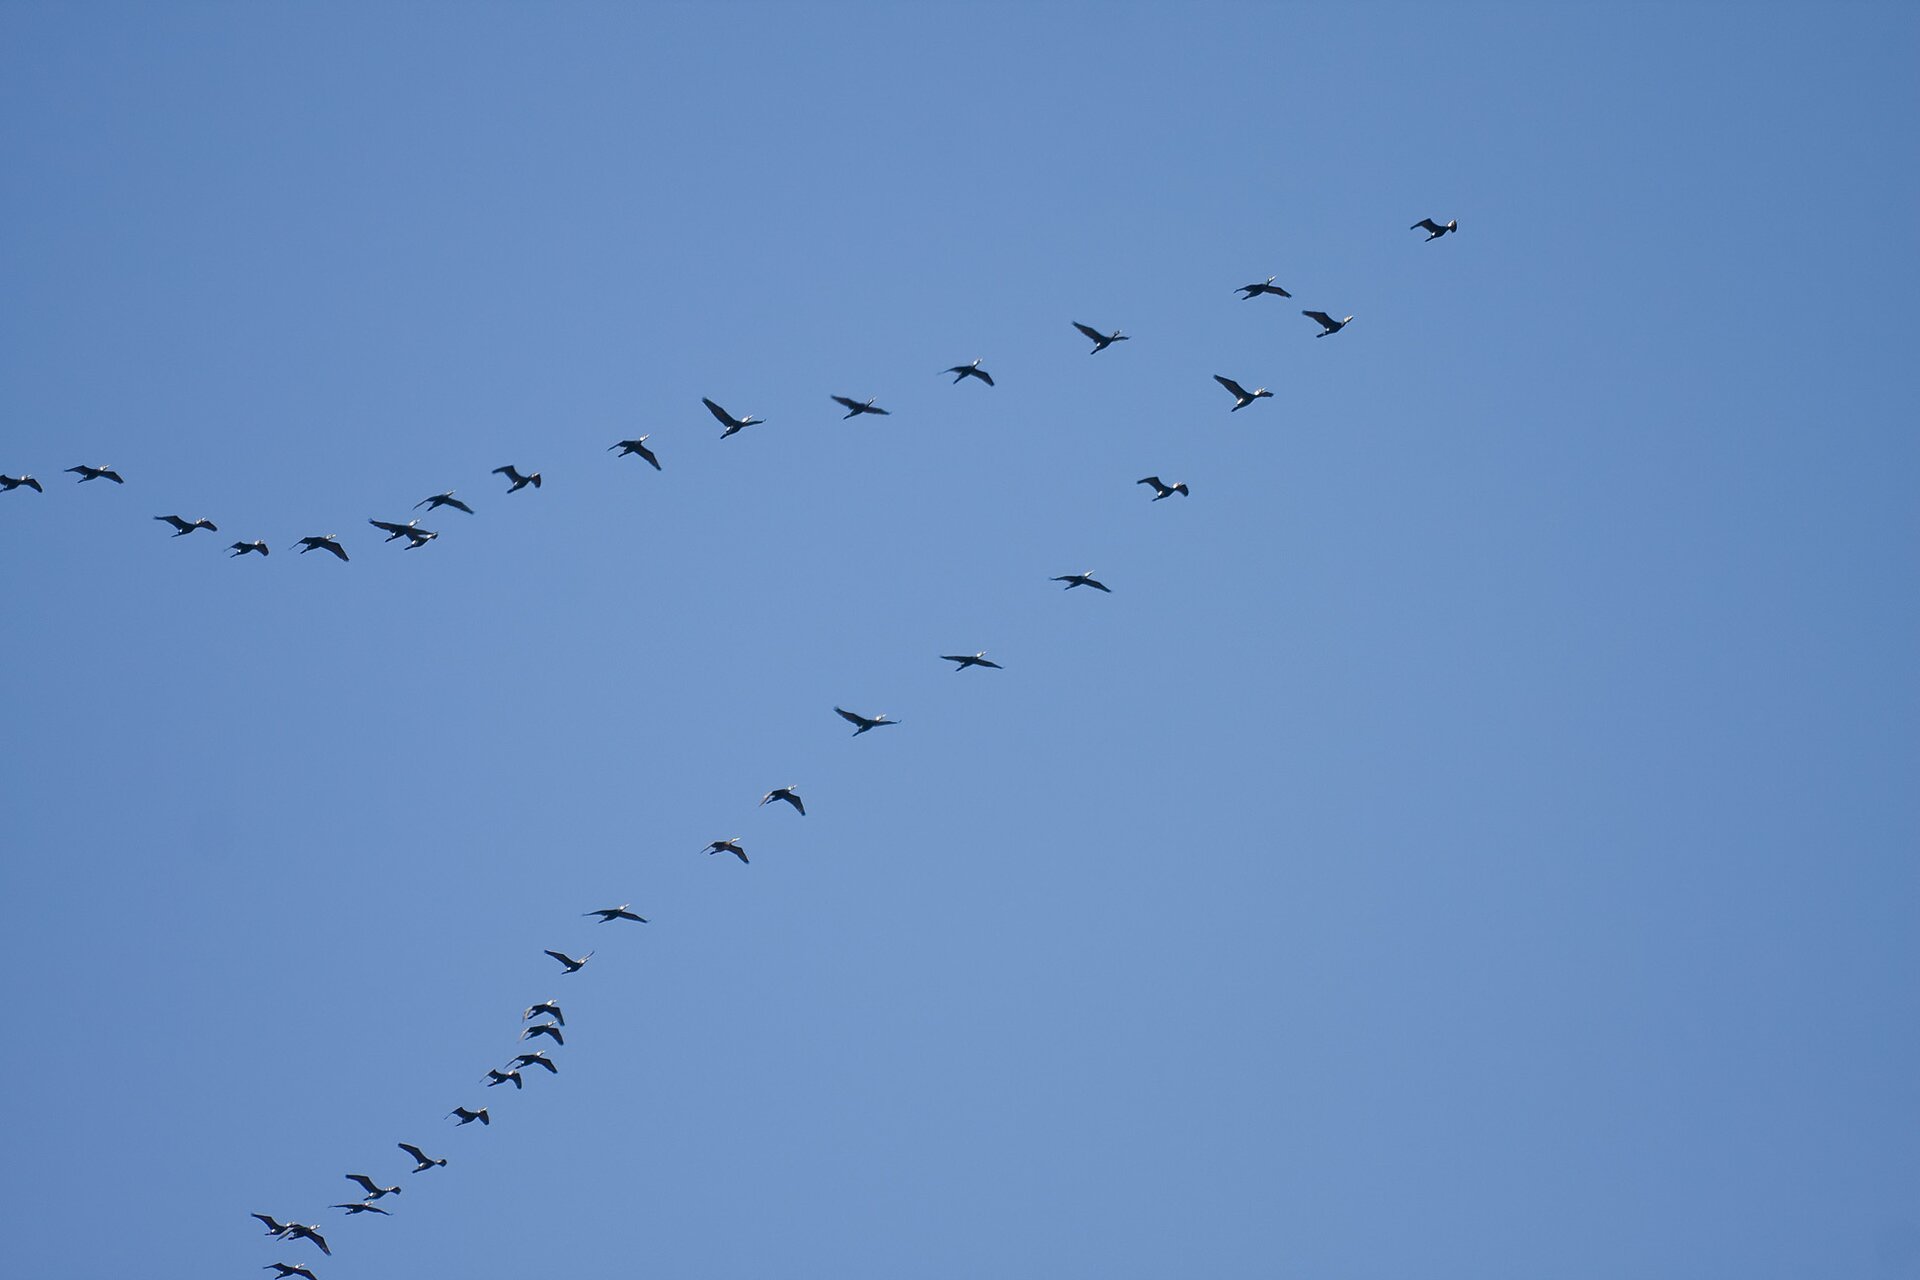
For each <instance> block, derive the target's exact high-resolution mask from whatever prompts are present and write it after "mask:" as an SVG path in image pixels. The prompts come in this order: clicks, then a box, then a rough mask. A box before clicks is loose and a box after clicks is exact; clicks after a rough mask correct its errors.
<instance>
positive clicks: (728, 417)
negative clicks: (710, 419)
mask: <svg viewBox="0 0 1920 1280" xmlns="http://www.w3.org/2000/svg"><path fill="white" fill-rule="evenodd" d="M700 403H701V404H703V405H705V406H707V412H708V413H710V414H712V415H713V416H714V417H715V418H718V419H719V420H720V421H721V422H724V423H726V424H727V425H728V426H730V427H732V426H737V425H738V419H736V418H735V417H734V416H733V415H732V414H730V413H728V412H727V411H726V410H725V409H722V408H721V407H720V406H719V405H717V404H715V403H714V402H713V401H711V400H709V399H707V398H706V397H705V396H701V397H700Z"/></svg>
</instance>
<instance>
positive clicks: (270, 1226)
mask: <svg viewBox="0 0 1920 1280" xmlns="http://www.w3.org/2000/svg"><path fill="white" fill-rule="evenodd" d="M251 1216H252V1217H255V1218H258V1219H260V1221H262V1222H264V1223H266V1224H267V1234H268V1235H270V1236H284V1235H285V1234H287V1224H286V1223H284V1222H278V1221H276V1220H275V1219H274V1216H273V1215H272V1214H270V1213H256V1214H252V1215H251Z"/></svg>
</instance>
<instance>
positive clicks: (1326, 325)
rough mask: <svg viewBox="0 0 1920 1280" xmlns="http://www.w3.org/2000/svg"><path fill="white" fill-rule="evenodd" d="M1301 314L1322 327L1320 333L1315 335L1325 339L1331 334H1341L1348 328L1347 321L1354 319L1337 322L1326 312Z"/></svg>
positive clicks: (1349, 318)
mask: <svg viewBox="0 0 1920 1280" xmlns="http://www.w3.org/2000/svg"><path fill="white" fill-rule="evenodd" d="M1300 314H1301V315H1303V316H1305V317H1306V318H1307V319H1309V320H1311V321H1313V322H1314V323H1315V324H1317V325H1319V326H1320V332H1319V333H1316V334H1314V335H1313V336H1314V337H1316V338H1324V337H1326V336H1327V335H1328V334H1330V333H1338V332H1340V331H1341V330H1342V329H1344V328H1346V327H1347V320H1351V319H1353V317H1352V316H1348V317H1347V319H1346V320H1335V319H1334V318H1333V317H1332V316H1330V315H1328V314H1327V313H1326V312H1324V311H1302V312H1301V313H1300Z"/></svg>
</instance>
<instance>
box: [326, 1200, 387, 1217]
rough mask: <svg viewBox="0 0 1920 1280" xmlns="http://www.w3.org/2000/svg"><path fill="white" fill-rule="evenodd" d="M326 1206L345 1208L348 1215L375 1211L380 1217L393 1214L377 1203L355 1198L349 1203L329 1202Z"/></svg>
mask: <svg viewBox="0 0 1920 1280" xmlns="http://www.w3.org/2000/svg"><path fill="white" fill-rule="evenodd" d="M327 1208H329V1209H345V1210H346V1211H347V1213H348V1215H349V1216H351V1215H353V1214H356V1213H377V1214H380V1215H381V1216H382V1217H392V1216H393V1215H392V1213H391V1211H389V1210H386V1209H382V1208H381V1207H380V1206H379V1205H377V1204H368V1203H367V1202H366V1201H365V1200H355V1201H354V1202H352V1203H351V1204H330V1205H328V1206H327Z"/></svg>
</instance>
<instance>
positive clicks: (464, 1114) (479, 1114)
mask: <svg viewBox="0 0 1920 1280" xmlns="http://www.w3.org/2000/svg"><path fill="white" fill-rule="evenodd" d="M455 1116H459V1117H460V1124H456V1125H454V1126H453V1127H454V1128H456V1129H458V1128H459V1127H460V1125H463V1124H472V1123H473V1122H474V1121H475V1120H478V1121H479V1122H480V1123H481V1124H484V1125H491V1124H492V1123H493V1118H492V1117H491V1116H489V1115H488V1114H487V1109H486V1108H485V1107H482V1108H480V1109H479V1110H478V1111H469V1110H467V1109H466V1108H465V1107H455V1108H454V1109H453V1110H451V1111H449V1112H447V1119H449V1120H451V1119H452V1118H453V1117H455Z"/></svg>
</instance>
